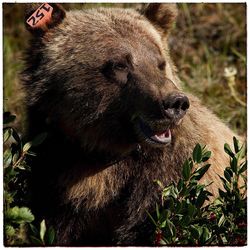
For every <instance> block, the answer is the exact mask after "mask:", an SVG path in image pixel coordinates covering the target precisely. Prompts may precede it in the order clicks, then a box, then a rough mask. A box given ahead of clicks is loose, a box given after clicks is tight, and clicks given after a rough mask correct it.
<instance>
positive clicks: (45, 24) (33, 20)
mask: <svg viewBox="0 0 250 250" xmlns="http://www.w3.org/2000/svg"><path fill="white" fill-rule="evenodd" d="M65 16H66V12H65V10H64V9H63V7H62V6H61V5H59V4H55V3H49V4H48V3H44V4H37V3H32V4H26V8H25V24H26V28H27V29H28V30H29V31H30V32H31V33H33V34H44V33H46V31H48V30H49V29H51V28H53V27H55V26H57V25H58V24H60V23H61V22H62V21H63V19H64V18H65Z"/></svg>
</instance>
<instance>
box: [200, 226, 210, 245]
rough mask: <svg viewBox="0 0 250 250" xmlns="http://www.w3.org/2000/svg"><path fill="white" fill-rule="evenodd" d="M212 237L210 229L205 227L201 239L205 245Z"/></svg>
mask: <svg viewBox="0 0 250 250" xmlns="http://www.w3.org/2000/svg"><path fill="white" fill-rule="evenodd" d="M211 236H212V233H211V232H210V231H209V229H208V228H207V227H203V230H202V235H201V239H202V242H203V243H206V241H208V240H209V239H210V238H211Z"/></svg>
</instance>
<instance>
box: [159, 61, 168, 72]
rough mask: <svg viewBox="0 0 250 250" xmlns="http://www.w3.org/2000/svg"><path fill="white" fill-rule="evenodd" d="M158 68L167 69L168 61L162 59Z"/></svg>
mask: <svg viewBox="0 0 250 250" xmlns="http://www.w3.org/2000/svg"><path fill="white" fill-rule="evenodd" d="M158 68H159V70H161V71H162V70H165V68H166V62H165V61H162V62H160V63H159V64H158Z"/></svg>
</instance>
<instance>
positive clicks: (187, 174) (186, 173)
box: [182, 160, 191, 181]
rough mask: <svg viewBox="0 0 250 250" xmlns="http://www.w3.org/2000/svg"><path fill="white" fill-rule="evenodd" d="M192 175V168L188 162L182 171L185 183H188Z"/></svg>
mask: <svg viewBox="0 0 250 250" xmlns="http://www.w3.org/2000/svg"><path fill="white" fill-rule="evenodd" d="M190 174H191V170H190V166H189V161H188V160H186V161H185V162H184V165H183V170H182V175H183V179H184V180H185V181H187V180H188V179H189V177H190Z"/></svg>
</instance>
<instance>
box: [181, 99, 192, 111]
mask: <svg viewBox="0 0 250 250" xmlns="http://www.w3.org/2000/svg"><path fill="white" fill-rule="evenodd" d="M189 106H190V104H189V100H188V98H187V97H186V96H184V97H183V102H182V104H181V109H182V110H184V111H185V110H187V109H188V108H189Z"/></svg>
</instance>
